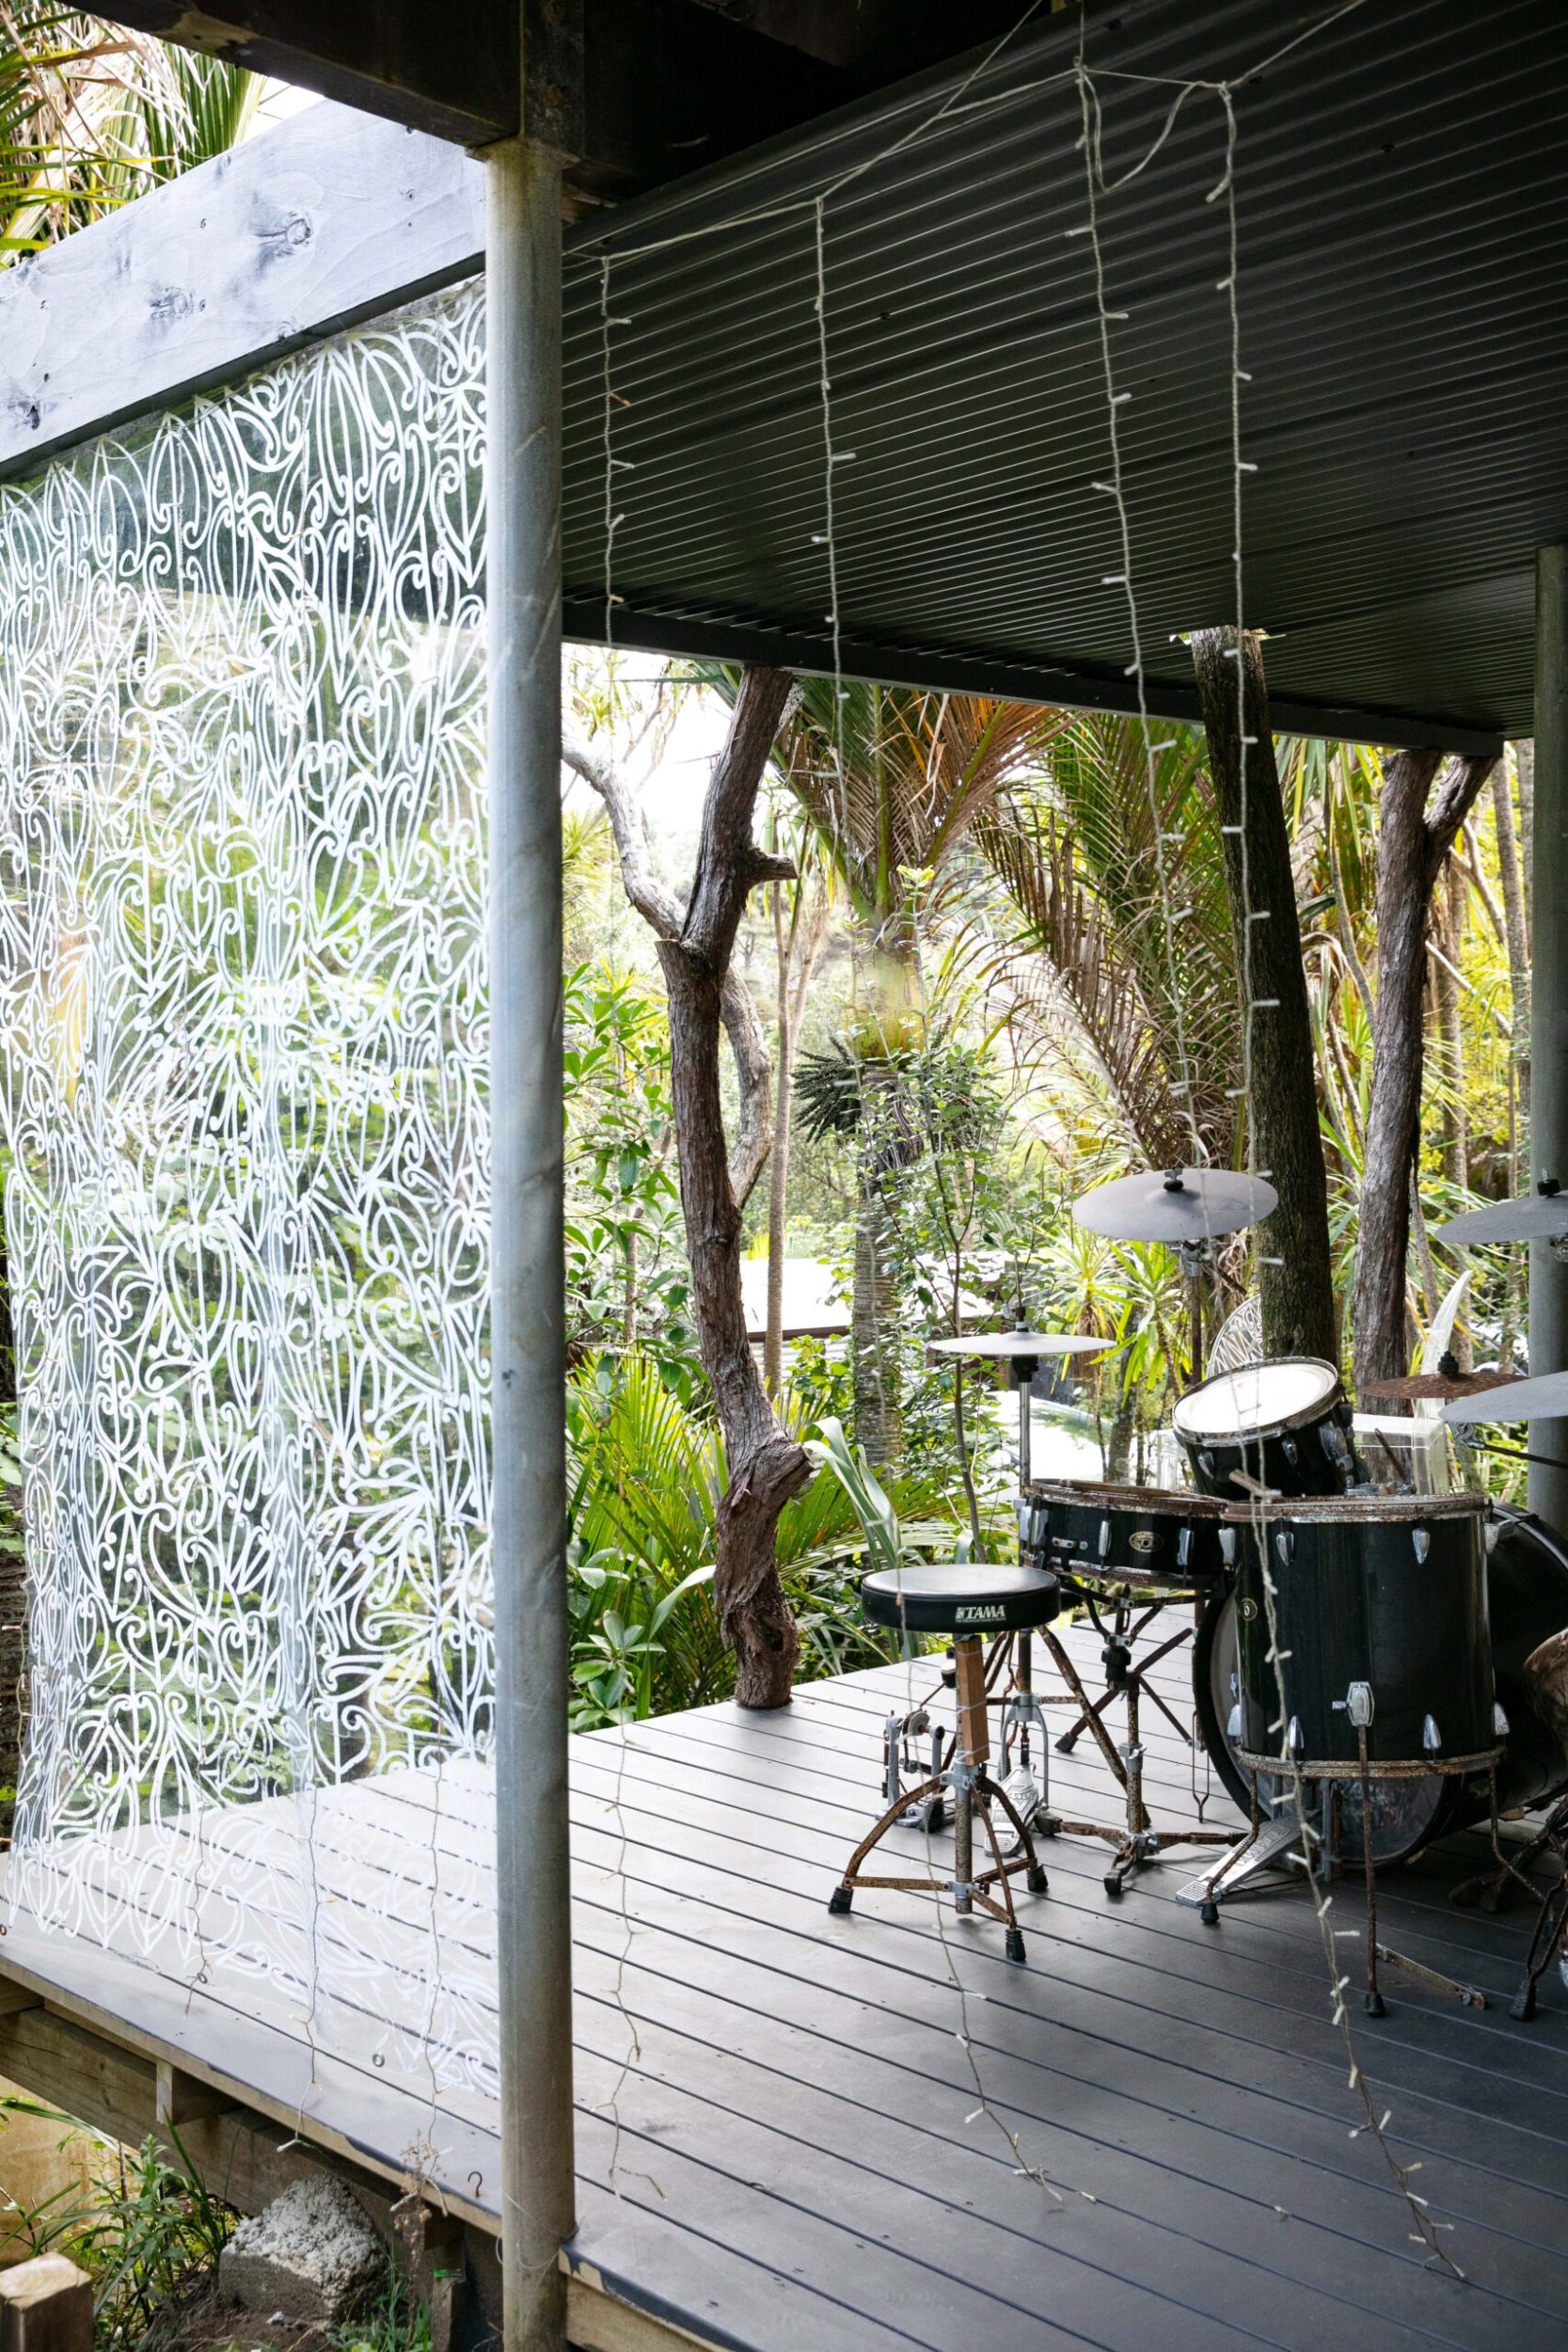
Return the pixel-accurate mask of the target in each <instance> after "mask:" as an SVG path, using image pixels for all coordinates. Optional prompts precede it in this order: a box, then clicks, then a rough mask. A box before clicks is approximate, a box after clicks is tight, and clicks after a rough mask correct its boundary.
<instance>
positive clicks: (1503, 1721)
mask: <svg viewBox="0 0 1568 2352" xmlns="http://www.w3.org/2000/svg"><path fill="white" fill-rule="evenodd" d="M1492 1728H1493V1730H1494V1731H1495V1732H1496V1733H1497V1738H1498V1739H1499V1740H1506V1739H1507V1738H1508V1735H1509V1731H1510V1729H1511V1725H1510V1724H1509V1720H1508V1717H1507V1716H1506V1715H1505V1714H1504V1713H1503V1710H1502V1707H1501V1705H1500V1704H1499V1702H1498V1701H1497V1699H1494V1700H1493V1702H1492Z"/></svg>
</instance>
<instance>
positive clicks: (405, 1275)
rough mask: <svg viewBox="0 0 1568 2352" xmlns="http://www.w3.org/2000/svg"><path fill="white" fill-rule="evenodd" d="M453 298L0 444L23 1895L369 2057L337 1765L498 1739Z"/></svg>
mask: <svg viewBox="0 0 1568 2352" xmlns="http://www.w3.org/2000/svg"><path fill="white" fill-rule="evenodd" d="M482 381H483V310H482V304H481V295H480V291H479V289H478V287H477V286H476V285H474V284H469V285H467V286H464V287H460V288H458V289H455V290H453V291H451V292H449V293H446V294H441V295H438V296H436V297H435V298H433V299H431V300H429V301H426V302H423V303H420V304H419V305H417V306H416V307H414V308H413V309H411V310H407V311H405V312H404V313H401V314H400V315H398V316H397V317H395V318H392V319H389V320H384V321H380V322H377V323H376V325H374V326H372V327H369V328H365V329H362V330H358V331H356V332H353V333H350V334H347V335H344V336H342V337H341V338H339V339H337V340H336V341H334V342H331V343H329V344H326V345H324V346H322V347H319V348H317V349H315V350H313V351H311V352H309V353H308V354H305V355H302V356H300V357H298V358H291V359H288V360H286V361H283V362H281V363H280V364H278V365H277V366H276V367H274V368H272V369H270V370H268V371H267V372H266V373H262V374H261V375H258V376H257V377H255V378H253V379H252V380H251V381H250V382H248V383H247V384H245V385H244V386H243V387H241V388H240V389H237V390H235V391H233V392H230V393H226V394H224V395H222V396H221V397H218V398H214V399H211V400H204V401H201V402H198V403H197V404H195V405H193V406H192V407H191V408H190V409H189V411H188V412H186V413H183V414H180V415H176V416H172V417H166V418H163V419H160V420H158V421H156V422H154V423H152V424H150V425H148V426H146V427H138V428H135V429H134V430H131V431H128V432H124V433H120V434H117V435H114V436H112V437H107V438H105V439H103V440H100V441H98V442H96V443H94V444H93V445H92V446H90V447H88V448H86V449H84V450H82V451H81V452H79V453H75V454H73V455H71V456H70V457H68V458H66V459H64V460H63V461H61V462H59V463H56V464H55V465H54V466H53V467H52V468H51V469H49V471H48V472H47V473H46V474H45V475H44V476H43V477H42V478H40V480H39V481H38V482H37V483H36V484H34V485H29V486H27V487H24V488H21V489H8V490H5V491H0V1063H3V1074H4V1103H3V1119H4V1140H5V1144H6V1147H7V1151H8V1163H9V1164H8V1177H7V1184H6V1196H5V1200H6V1232H7V1238H8V1246H9V1255H10V1274H11V1280H12V1283H13V1286H14V1314H15V1323H16V1335H17V1348H18V1362H19V1369H20V1376H21V1385H22V1440H23V1457H24V1465H25V1470H26V1482H27V1483H26V1491H27V1518H28V1541H29V1565H30V1581H31V1613H30V1701H31V1724H30V1731H29V1739H28V1748H27V1754H26V1759H25V1766H24V1777H23V1783H22V1788H21V1797H20V1804H19V1820H18V1845H19V1850H20V1851H19V1854H18V1856H17V1857H16V1858H15V1859H13V1861H12V1864H11V1866H10V1873H11V1878H10V1890H9V1891H10V1893H11V1896H12V1898H13V1899H14V1900H16V1901H17V1902H18V1903H19V1905H20V1906H21V1907H22V1908H24V1910H30V1911H31V1912H33V1913H34V1914H36V1915H38V1916H39V1917H40V1918H41V1919H43V1920H45V1921H47V1922H49V1923H51V1924H54V1925H57V1926H59V1927H62V1928H66V1929H70V1930H72V1931H76V1932H77V1933H79V1934H89V1935H94V1936H98V1937H101V1938H103V1939H104V1940H105V1941H110V1942H113V1943H114V1944H115V1945H116V1946H117V1947H119V1948H122V1949H125V1950H127V1951H132V1950H134V1951H135V1952H136V1953H138V1954H140V1955H142V1956H145V1957H150V1958H152V1959H154V1960H155V1961H156V1962H157V1964H158V1965H159V1966H160V1967H162V1968H164V1969H165V1970H166V1971H168V1972H169V1973H173V1974H178V1975H180V1976H182V1977H183V1978H184V1979H187V1980H190V1979H196V1978H198V1977H200V1976H202V1975H203V1974H204V1972H205V1971H207V1970H208V1969H209V1968H210V1967H212V1966H214V1965H222V1966H224V1967H226V1968H230V1969H232V1968H234V1967H236V1966H238V1967H244V1968H247V1969H251V1970H260V1971H262V1972H264V1973H265V1974H267V1975H268V1976H269V1977H271V1978H272V1979H275V1980H276V1981H277V1982H279V1983H281V1984H282V1985H283V1986H285V1987H286V1988H288V1989H289V1991H290V1993H291V1994H292V1995H295V1996H299V1997H301V1998H302V1999H304V2000H305V2002H306V2005H307V2006H308V2008H309V2010H310V2011H311V2012H312V2013H313V2014H314V2013H317V2012H318V2011H320V2010H321V2006H322V2003H323V2002H324V2001H328V2000H338V2001H347V2002H350V2003H352V2004H353V2005H355V2006H356V2008H358V2009H359V2010H361V2011H362V2012H365V2013H368V2014H369V2015H370V2016H371V2017H372V2019H374V2020H375V2021H376V2022H375V2024H374V2026H373V2028H372V2029H373V2030H374V2031H375V2032H376V2033H378V2034H381V2035H382V2037H383V2039H384V2040H385V2039H386V2038H387V2037H388V2035H390V2036H391V2038H393V2039H395V2038H396V2035H397V2033H398V2032H399V2031H400V2030H402V2031H404V2033H405V2034H406V2036H407V2047H406V2049H405V2050H404V2056H411V2055H412V2054H413V2052H414V2051H415V2050H416V2049H419V2048H421V2047H422V2046H423V2042H424V2033H423V2028H424V2026H425V2025H426V2023H427V2018H426V2014H425V2011H426V2010H430V2009H431V2008H432V2005H433V2004H434V2003H435V2001H436V1994H434V1992H433V1991H431V1989H430V1987H429V1985H427V1987H426V1991H427V1994H429V1998H428V1999H424V2000H421V1999H418V1998H414V1997H411V1993H410V1988H409V1985H408V1982H407V1976H406V1971H407V1969H408V1968H409V1967H410V1966H413V1965H420V1966H422V1962H420V1960H419V1951H420V1950H422V1949H423V1947H424V1940H425V1939H427V1938H428V1935H429V1933H430V1923H429V1918H428V1916H427V1915H428V1914H430V1912H431V1909H432V1904H433V1899H434V1898H433V1893H432V1890H431V1885H430V1883H429V1882H430V1875H431V1874H430V1871H429V1870H426V1871H425V1872H424V1874H423V1876H422V1877H421V1874H420V1870H419V1869H418V1868H416V1867H414V1866H413V1865H412V1864H408V1863H406V1860H405V1857H404V1856H400V1854H399V1853H397V1852H396V1851H392V1850H391V1849H390V1848H389V1847H388V1841H387V1839H386V1838H385V1836H382V1837H381V1845H380V1846H379V1847H376V1848H373V1849H372V1848H371V1847H370V1846H368V1845H367V1843H366V1839H367V1836H368V1833H356V1832H355V1830H354V1828H353V1824H354V1823H355V1821H356V1820H358V1819H359V1818H360V1815H359V1814H358V1813H356V1804H359V1805H360V1806H361V1807H362V1805H363V1801H364V1798H365V1796H366V1794H367V1792H366V1791H365V1790H364V1789H363V1788H361V1786H360V1784H362V1783H363V1782H365V1781H368V1780H371V1779H374V1780H375V1781H376V1783H377V1785H378V1788H384V1789H385V1790H388V1791H390V1792H393V1793H394V1794H396V1793H398V1792H401V1802H402V1803H403V1804H404V1814H403V1815H402V1816H401V1817H400V1818H401V1819H403V1820H404V1821H405V1823H406V1825H407V1827H408V1832H409V1838H410V1841H411V1845H412V1847H414V1848H417V1849H418V1850H419V1851H420V1852H421V1853H424V1854H425V1855H426V1856H427V1857H428V1856H429V1855H430V1854H432V1853H434V1852H435V1851H436V1848H437V1846H438V1845H439V1843H440V1826H439V1823H438V1822H437V1821H436V1819H435V1815H434V1813H433V1810H432V1807H433V1804H436V1802H439V1803H440V1804H442V1805H443V1806H444V1807H445V1808H446V1809H447V1810H449V1811H450V1810H451V1809H452V1808H453V1807H455V1808H456V1810H457V1811H458V1812H461V1811H462V1810H463V1809H464V1806H465V1804H469V1800H470V1799H471V1798H472V1796H473V1791H474V1790H475V1789H476V1788H481V1787H482V1786H483V1764H482V1763H481V1762H479V1761H476V1760H475V1759H483V1756H484V1754H485V1751H486V1747H487V1743H488V1740H489V1736H490V1687H491V1685H490V1672H491V1661H490V1632H489V1627H490V1607H489V1591H490V1585H489V1560H488V1552H487V1529H488V1470H487V1461H486V1453H485V1446H486V1420H485V1411H484V1397H485V1383H486V1378H487V1365H486V1345H487V1343H486V1333H485V1313H486V1285H487V1279H488V1253H487V1232H488V1224H487V1216H488V1191H487V1186H488V1124H487V1104H486V1094H485V1055H486V995H485V988H486V973H485V954H484V936H483V896H484V875H483V837H484V821H483V819H484V811H483V675H484V646H483V513H482V505H481V450H482V437H483V411H482V401H481V388H482ZM388 1776H391V1777H388ZM400 1776H401V1777H400ZM465 1789H467V1791H468V1795H467V1797H465V1796H464V1795H463V1793H462V1792H463V1791H464V1790H465ZM470 1809H471V1806H470ZM377 1835H378V1836H380V1833H377ZM489 1842H490V1841H489V1836H488V1832H486V1834H485V1836H483V1838H477V1839H469V1840H467V1842H466V1844H464V1843H463V1841H460V1845H461V1846H462V1851H460V1852H459V1854H458V1857H457V1859H456V1860H454V1861H453V1862H452V1863H451V1867H450V1868H449V1869H448V1872H447V1877H446V1883H444V1885H443V1890H442V1902H443V1906H444V1908H445V1909H446V1910H447V1911H448V1912H449V1913H451V1915H452V1916H453V1917H457V1918H459V1919H460V1915H461V1914H462V1911H463V1908H464V1906H465V1905H466V1904H469V1903H478V1904H479V1905H480V1907H481V1909H483V1903H484V1901H485V1899H486V1881H487V1873H488V1870H489V1867H490V1854H489ZM392 1844H393V1845H394V1846H395V1844H396V1840H393V1841H392ZM470 1849H474V1850H477V1858H476V1851H469V1850H470ZM377 1873H380V1874H381V1875H380V1876H379V1877H378V1876H377ZM388 1873H390V1874H391V1875H390V1876H389V1877H388V1876H387V1874H388ZM421 1889H422V1891H421ZM421 1905H422V1906H423V1908H422V1909H421ZM416 1947H418V1948H417V1949H416ZM411 1953H412V1955H413V1957H412V1958H411ZM388 1966H391V1967H393V1968H395V1969H396V1970H397V1971H398V1973H399V1978H400V1980H401V1982H402V1993H401V1995H400V1996H399V1997H396V1998H389V1999H380V1998H379V1997H372V1994H375V1982H374V1980H376V1979H379V1978H380V1977H381V1976H383V1975H384V1973H385V1971H386V1970H387V1969H388ZM427 1973H428V1972H427ZM442 1979H443V1980H442V1983H441V1987H440V1995H439V2005H440V2009H441V2014H440V2015H439V2016H438V2017H436V2016H434V2015H432V2017H431V2019H430V2021H429V2022H430V2023H431V2026H432V2031H433V2033H434V2036H435V2041H436V2052H435V2057H436V2066H437V2071H438V2072H441V2073H443V2074H446V2075H449V2076H456V2077H458V2078H461V2077H464V2076H468V2077H470V2078H472V2079H476V2080H481V2081H485V2082H487V2081H488V2080H489V2079H490V2070H491V2068H492V2066H493V2060H494V2018H493V2008H492V2004H491V1996H490V1994H489V1993H488V1991H487V1990H486V1988H485V1986H484V1983H483V1976H482V1974H479V1975H475V1976H474V1977H473V1978H472V1979H471V1980H465V1979H464V1978H463V1975H462V1970H461V1967H459V1968H458V1969H457V1971H456V1973H455V1974H453V1973H452V1972H451V1970H447V1969H445V1968H443V1971H442ZM387 2018H392V2019H397V2020H401V2021H402V2026H401V2027H398V2026H394V2027H391V2028H388V2027H386V2026H383V2025H382V2024H381V2023H380V2021H381V2020H385V2019H387Z"/></svg>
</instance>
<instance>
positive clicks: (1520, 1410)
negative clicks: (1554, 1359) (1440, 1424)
mask: <svg viewBox="0 0 1568 2352" xmlns="http://www.w3.org/2000/svg"><path fill="white" fill-rule="evenodd" d="M1440 1419H1442V1420H1443V1421H1451V1422H1476V1421H1568V1372H1544V1373H1541V1374H1539V1375H1537V1377H1536V1378H1535V1379H1533V1380H1515V1381H1513V1382H1512V1383H1511V1384H1510V1386H1509V1389H1508V1391H1507V1393H1506V1394H1505V1395H1501V1396H1490V1395H1489V1396H1484V1397H1475V1396H1456V1397H1455V1398H1453V1400H1452V1401H1451V1403H1449V1404H1448V1405H1445V1406H1444V1407H1443V1410H1442V1413H1441V1415H1440Z"/></svg>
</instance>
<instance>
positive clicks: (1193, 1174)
mask: <svg viewBox="0 0 1568 2352" xmlns="http://www.w3.org/2000/svg"><path fill="white" fill-rule="evenodd" d="M1278 1206H1279V1195H1278V1193H1276V1192H1275V1188H1274V1186H1273V1185H1272V1184H1265V1183H1264V1182H1263V1179H1262V1178H1261V1177H1260V1176H1240V1175H1237V1174H1235V1173H1233V1171H1232V1170H1231V1169H1229V1168H1165V1169H1164V1170H1161V1169H1159V1168H1155V1169H1152V1170H1150V1171H1149V1173H1148V1174H1147V1175H1143V1176H1121V1177H1118V1178H1117V1182H1116V1183H1115V1184H1101V1185H1100V1186H1099V1187H1098V1189H1097V1190H1096V1191H1094V1192H1091V1193H1086V1194H1085V1197H1084V1199H1083V1200H1078V1201H1075V1202H1074V1203H1073V1210H1072V1220H1073V1223H1074V1224H1075V1225H1083V1226H1086V1227H1087V1229H1088V1231H1089V1232H1091V1233H1107V1234H1109V1235H1110V1237H1111V1239H1112V1240H1113V1241H1164V1242H1172V1243H1175V1242H1183V1241H1210V1240H1218V1238H1219V1237H1220V1235H1221V1234H1222V1233H1239V1232H1241V1230H1242V1228H1243V1226H1245V1225H1256V1224H1258V1222H1259V1219H1260V1218H1262V1217H1265V1216H1269V1214H1270V1213H1271V1211H1273V1210H1275V1209H1276V1208H1277V1207H1278Z"/></svg>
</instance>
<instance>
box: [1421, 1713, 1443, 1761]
mask: <svg viewBox="0 0 1568 2352" xmlns="http://www.w3.org/2000/svg"><path fill="white" fill-rule="evenodd" d="M1442 1744H1443V1735H1442V1733H1441V1732H1440V1731H1439V1730H1438V1728H1437V1718H1436V1716H1435V1715H1429V1716H1428V1717H1427V1719H1426V1721H1425V1723H1423V1724H1422V1725H1421V1745H1422V1747H1423V1748H1425V1750H1426V1752H1427V1754H1428V1756H1435V1755H1436V1753H1437V1751H1438V1749H1439V1748H1440V1747H1441V1746H1442Z"/></svg>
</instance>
